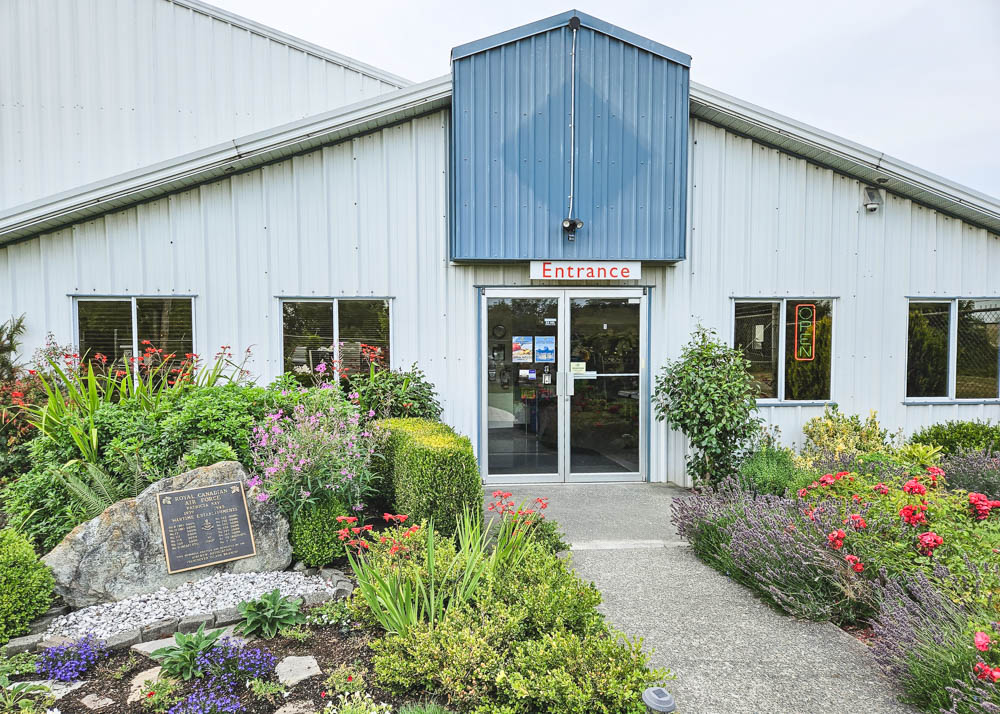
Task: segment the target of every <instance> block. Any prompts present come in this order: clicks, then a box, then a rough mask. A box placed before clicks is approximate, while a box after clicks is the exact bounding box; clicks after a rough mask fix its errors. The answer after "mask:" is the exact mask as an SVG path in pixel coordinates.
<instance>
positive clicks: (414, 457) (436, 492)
mask: <svg viewBox="0 0 1000 714" xmlns="http://www.w3.org/2000/svg"><path fill="white" fill-rule="evenodd" d="M380 425H381V426H382V427H384V428H385V429H386V430H387V431H388V437H387V439H386V446H385V458H386V461H387V468H388V470H389V472H390V474H391V478H392V490H393V494H394V497H395V504H396V512H397V513H405V514H407V515H409V516H410V518H411V519H413V520H414V521H418V522H419V521H422V520H431V519H433V521H434V527H435V529H437V530H438V531H439V532H441V533H442V534H445V535H451V534H453V533H454V532H455V523H456V522H457V519H458V517H459V516H460V515H461V514H462V512H463V511H464V510H465V509H468V510H470V511H472V512H474V513H481V512H482V508H483V487H482V482H481V480H480V476H479V464H478V463H477V462H476V455H475V453H474V452H473V451H472V443H471V442H470V441H469V439H468V438H466V437H464V436H460V435H458V434H456V433H455V432H454V431H453V430H452V429H451V427H449V426H447V425H445V424H441V423H439V422H432V421H429V420H427V419H389V420H386V421H383V422H380Z"/></svg>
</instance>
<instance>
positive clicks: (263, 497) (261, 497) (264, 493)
mask: <svg viewBox="0 0 1000 714" xmlns="http://www.w3.org/2000/svg"><path fill="white" fill-rule="evenodd" d="M270 497H271V494H269V493H268V492H267V491H261V492H260V493H258V494H257V500H258V501H260V502H261V503H263V502H264V501H266V500H267V499H269V498H270Z"/></svg>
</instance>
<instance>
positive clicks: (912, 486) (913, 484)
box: [903, 478, 927, 496]
mask: <svg viewBox="0 0 1000 714" xmlns="http://www.w3.org/2000/svg"><path fill="white" fill-rule="evenodd" d="M903 492H904V493H915V494H917V495H918V496H923V495H924V494H925V493H927V487H926V486H924V485H923V484H922V483H920V482H919V481H917V479H916V478H911V479H910V480H909V481H907V482H906V483H904V484H903Z"/></svg>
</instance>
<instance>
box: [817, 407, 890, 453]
mask: <svg viewBox="0 0 1000 714" xmlns="http://www.w3.org/2000/svg"><path fill="white" fill-rule="evenodd" d="M802 432H803V434H805V437H806V438H805V442H804V443H803V445H802V452H801V456H802V458H801V462H802V463H801V465H804V466H812V465H813V464H814V463H816V461H817V460H819V459H820V458H830V457H831V456H834V457H845V456H852V455H859V454H871V453H875V452H880V451H883V452H885V451H890V450H891V449H892V445H893V441H894V439H893V437H890V435H889V430H888V429H883V428H882V425H881V424H879V421H878V414H876V413H875V412H874V411H872V412H870V413H869V414H868V417H867V418H866V419H865V420H864V421H861V417H859V416H858V415H857V414H851V415H847V414H843V413H841V412H840V410H839V409H838V408H837V405H836V404H834V405H832V406H827V407H826V409H824V410H823V416H819V417H813V418H812V419H810V420H809V421H807V422H806V423H805V426H803V427H802Z"/></svg>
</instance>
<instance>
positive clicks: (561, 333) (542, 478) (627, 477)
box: [477, 286, 650, 484]
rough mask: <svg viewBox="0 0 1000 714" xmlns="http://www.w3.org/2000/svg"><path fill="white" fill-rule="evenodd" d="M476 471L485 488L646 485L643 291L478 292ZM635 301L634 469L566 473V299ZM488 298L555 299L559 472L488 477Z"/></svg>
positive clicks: (542, 289)
mask: <svg viewBox="0 0 1000 714" xmlns="http://www.w3.org/2000/svg"><path fill="white" fill-rule="evenodd" d="M477 292H478V293H479V313H478V314H479V347H478V349H479V355H478V360H477V363H478V365H479V472H480V477H481V478H482V481H483V483H486V484H534V483H613V482H640V481H648V480H649V478H648V454H649V448H648V447H649V427H650V424H649V419H650V410H649V405H650V397H649V389H650V384H649V360H648V354H649V301H648V294H647V289H646V288H644V287H628V288H617V287H566V288H559V287H551V286H547V287H530V286H525V287H490V288H486V287H483V288H479V289H478V290H477ZM581 297H590V298H615V297H620V298H638V299H639V405H640V407H639V445H638V448H639V471H638V472H627V473H578V474H574V473H572V472H571V471H570V457H571V452H570V448H569V446H570V419H571V416H570V414H571V410H570V403H571V395H570V380H571V379H572V377H571V376H570V372H569V358H570V353H569V349H568V347H569V344H570V300H571V299H572V298H581ZM490 298H514V299H517V298H522V299H523V298H556V299H557V300H558V312H557V315H558V318H557V319H558V321H559V322H558V325H559V327H558V333H557V338H556V344H557V345H559V347H560V348H559V349H557V354H558V355H559V356H558V360H557V363H556V395H557V397H556V398H557V399H558V409H559V430H558V449H559V459H558V464H559V470H558V472H557V473H555V474H500V475H496V476H491V475H490V474H489V396H488V390H489V378H488V374H487V371H488V361H487V359H486V355H485V350H486V347H487V345H488V344H489V335H488V334H487V331H488V329H489V318H488V304H489V299H490Z"/></svg>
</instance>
